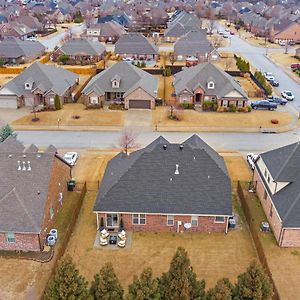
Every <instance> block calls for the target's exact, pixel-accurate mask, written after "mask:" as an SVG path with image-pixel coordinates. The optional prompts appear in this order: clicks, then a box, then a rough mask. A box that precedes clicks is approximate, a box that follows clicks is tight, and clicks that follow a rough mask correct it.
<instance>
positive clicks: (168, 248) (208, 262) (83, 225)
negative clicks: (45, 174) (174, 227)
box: [66, 154, 256, 289]
mask: <svg viewBox="0 0 300 300" xmlns="http://www.w3.org/2000/svg"><path fill="white" fill-rule="evenodd" d="M100 155H101V156H102V154H100ZM112 155H114V154H109V155H108V156H106V157H105V158H103V160H102V163H101V168H100V170H99V169H98V173H97V174H98V175H99V176H100V177H101V178H102V176H103V173H104V171H105V167H106V163H107V161H108V159H109V158H111V157H112ZM226 161H228V162H229V164H232V166H230V169H232V170H233V169H234V168H236V169H239V168H240V166H241V165H242V168H245V167H246V166H245V164H244V163H243V164H241V160H240V157H238V158H237V160H233V158H230V159H228V160H227V159H226ZM243 172H244V171H243ZM245 172H247V171H245ZM230 173H231V174H234V173H233V172H231V171H230ZM97 179H98V178H97ZM95 198H96V191H90V192H88V193H87V195H86V198H85V200H84V206H83V207H82V210H81V212H80V215H79V219H78V222H77V224H76V227H75V230H74V232H73V235H72V237H71V240H70V243H69V245H68V248H67V251H66V252H67V253H69V254H70V255H71V256H72V257H73V259H74V260H75V262H76V263H77V266H78V267H79V269H80V272H82V274H83V275H84V276H85V277H86V279H87V280H88V281H91V280H92V279H93V275H94V274H95V273H96V272H97V271H99V269H100V268H101V267H102V266H103V265H104V264H105V263H106V262H112V263H113V266H114V268H115V271H116V274H117V275H118V277H119V279H120V281H121V284H122V285H123V287H124V288H125V289H127V286H128V284H129V283H130V282H131V281H132V279H133V275H134V274H139V273H140V272H141V271H142V269H143V268H146V267H152V269H153V272H154V276H158V275H160V274H161V273H162V272H164V271H167V269H168V267H169V263H170V260H171V258H172V256H173V254H174V252H175V250H176V248H177V247H178V246H183V247H185V248H186V249H187V251H188V253H189V256H190V258H191V261H192V265H193V269H194V270H195V272H196V273H197V274H198V276H199V278H204V279H205V280H206V283H207V286H208V287H211V286H212V285H214V284H215V282H216V281H217V280H218V279H219V278H222V277H228V278H230V279H231V280H232V281H234V280H235V279H236V276H237V275H238V274H239V273H241V272H243V271H244V270H245V269H246V267H247V266H248V264H249V262H250V261H251V260H253V259H256V252H255V250H254V248H253V244H252V240H251V237H250V235H249V231H248V228H247V226H246V225H245V220H244V216H243V214H242V212H241V208H240V205H239V202H238V201H236V197H235V196H234V197H233V201H234V202H233V204H234V210H235V212H236V213H237V214H238V215H239V216H240V217H239V226H238V228H237V229H236V230H234V231H230V232H229V233H228V234H227V235H225V234H206V233H196V234H189V233H184V234H175V233H155V232H153V233H134V235H133V243H132V246H131V248H128V249H116V250H110V249H107V248H103V249H102V248H101V249H96V248H94V247H93V245H94V241H95V236H96V218H95V215H94V214H93V212H92V210H93V206H94V203H95Z"/></svg>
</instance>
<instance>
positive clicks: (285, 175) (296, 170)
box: [256, 142, 300, 228]
mask: <svg viewBox="0 0 300 300" xmlns="http://www.w3.org/2000/svg"><path fill="white" fill-rule="evenodd" d="M260 157H261V159H262V160H263V161H264V163H265V165H266V166H267V168H268V170H269V172H270V174H271V176H272V178H273V180H275V181H276V182H289V184H288V185H287V186H285V187H284V188H282V189H281V190H280V191H279V192H277V193H275V194H273V195H272V193H271V192H269V195H270V196H271V198H272V201H273V203H274V205H275V207H276V210H277V212H278V214H279V216H280V218H281V220H282V222H283V227H292V228H300V142H298V143H294V144H290V145H287V146H284V147H281V148H278V149H275V150H272V151H268V152H265V153H262V154H261V155H260ZM256 166H257V165H256ZM260 172H261V178H262V179H263V181H264V183H265V186H266V187H267V186H268V185H267V183H266V182H265V179H264V176H263V173H264V170H260Z"/></svg>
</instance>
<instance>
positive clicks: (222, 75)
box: [173, 63, 248, 108]
mask: <svg viewBox="0 0 300 300" xmlns="http://www.w3.org/2000/svg"><path fill="white" fill-rule="evenodd" d="M174 77H175V79H174V83H173V85H174V88H175V93H176V99H177V101H178V102H179V103H185V102H186V103H193V104H198V105H202V104H203V102H204V101H213V102H216V103H217V105H218V107H229V106H230V105H235V106H236V107H238V108H242V107H246V106H247V104H248V97H247V94H246V92H245V91H244V90H243V89H242V88H241V86H240V85H239V84H238V83H237V82H236V81H235V80H234V79H233V78H232V77H231V76H230V75H229V74H227V73H226V72H224V71H223V70H221V69H219V68H218V67H216V66H215V65H213V64H212V63H202V64H199V65H197V66H194V67H190V68H185V69H183V70H182V71H181V72H179V73H177V74H175V76H174Z"/></svg>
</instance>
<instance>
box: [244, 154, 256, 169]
mask: <svg viewBox="0 0 300 300" xmlns="http://www.w3.org/2000/svg"><path fill="white" fill-rule="evenodd" d="M258 157H259V155H258V154H253V153H248V154H247V162H248V164H249V166H250V168H251V169H252V170H254V168H255V163H256V161H257V159H258Z"/></svg>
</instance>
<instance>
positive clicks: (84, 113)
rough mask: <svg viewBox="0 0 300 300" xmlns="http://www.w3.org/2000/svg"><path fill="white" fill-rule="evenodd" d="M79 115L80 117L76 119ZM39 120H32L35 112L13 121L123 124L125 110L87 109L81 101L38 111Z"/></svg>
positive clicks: (18, 123)
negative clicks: (55, 109) (52, 109)
mask: <svg viewBox="0 0 300 300" xmlns="http://www.w3.org/2000/svg"><path fill="white" fill-rule="evenodd" d="M75 115H78V116H80V119H74V118H73V116H75ZM37 117H38V118H40V120H39V121H38V122H32V118H33V114H29V115H26V116H24V117H22V118H20V119H18V120H16V121H14V122H13V123H12V125H35V126H39V125H43V126H45V125H50V126H56V125H57V120H58V119H60V125H62V126H63V125H75V126H76V125H79V126H83V125H88V126H123V124H124V112H123V111H104V110H103V109H85V106H84V105H83V104H80V103H72V104H65V105H64V107H63V108H62V109H61V110H57V111H45V112H39V113H37Z"/></svg>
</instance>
